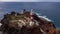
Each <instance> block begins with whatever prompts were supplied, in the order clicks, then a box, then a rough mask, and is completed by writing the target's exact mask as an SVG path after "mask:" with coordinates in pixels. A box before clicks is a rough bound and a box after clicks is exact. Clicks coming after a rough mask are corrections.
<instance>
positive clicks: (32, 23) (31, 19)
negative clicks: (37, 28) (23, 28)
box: [29, 9, 34, 26]
mask: <svg viewBox="0 0 60 34" xmlns="http://www.w3.org/2000/svg"><path fill="white" fill-rule="evenodd" d="M33 15H34V14H33V9H31V12H30V24H29V25H30V26H33V25H34V22H33Z"/></svg>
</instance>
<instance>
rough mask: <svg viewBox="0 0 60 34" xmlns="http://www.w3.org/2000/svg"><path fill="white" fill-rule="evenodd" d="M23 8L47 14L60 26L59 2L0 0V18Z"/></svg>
mask: <svg viewBox="0 0 60 34" xmlns="http://www.w3.org/2000/svg"><path fill="white" fill-rule="evenodd" d="M23 9H26V10H29V11H30V10H31V9H33V11H34V12H36V13H38V14H40V15H43V16H47V18H49V19H51V20H52V22H53V23H54V24H55V26H56V27H57V28H60V2H0V20H1V19H2V18H3V16H4V14H7V13H10V12H12V11H14V10H15V11H16V12H21V11H22V10H23Z"/></svg>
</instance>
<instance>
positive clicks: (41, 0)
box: [0, 0, 60, 2]
mask: <svg viewBox="0 0 60 34" xmlns="http://www.w3.org/2000/svg"><path fill="white" fill-rule="evenodd" d="M0 2H60V0H0Z"/></svg>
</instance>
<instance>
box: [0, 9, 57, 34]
mask: <svg viewBox="0 0 60 34" xmlns="http://www.w3.org/2000/svg"><path fill="white" fill-rule="evenodd" d="M1 24H2V25H1V27H0V29H1V30H0V31H1V32H2V34H56V33H55V32H56V27H55V25H54V24H53V22H51V21H48V20H46V19H45V18H42V17H39V16H38V15H37V14H35V13H33V12H30V11H26V10H24V11H23V13H22V14H20V13H17V12H14V11H13V12H11V13H10V14H5V15H4V18H3V19H2V20H1Z"/></svg>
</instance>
